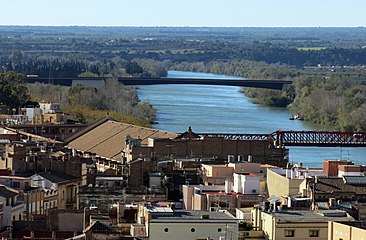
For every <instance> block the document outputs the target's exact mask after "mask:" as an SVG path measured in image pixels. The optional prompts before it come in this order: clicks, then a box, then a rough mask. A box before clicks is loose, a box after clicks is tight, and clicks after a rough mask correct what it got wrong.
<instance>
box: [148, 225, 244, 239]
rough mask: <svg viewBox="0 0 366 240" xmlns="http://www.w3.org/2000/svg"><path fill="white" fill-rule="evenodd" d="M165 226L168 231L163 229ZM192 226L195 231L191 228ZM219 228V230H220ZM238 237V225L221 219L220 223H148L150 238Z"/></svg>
mask: <svg viewBox="0 0 366 240" xmlns="http://www.w3.org/2000/svg"><path fill="white" fill-rule="evenodd" d="M165 228H167V229H168V232H165V231H164V229H165ZM192 228H194V229H195V232H192V231H191V229H192ZM220 230H221V231H220ZM220 237H225V239H238V225H237V224H233V223H226V222H225V221H224V220H222V221H221V222H220V223H218V222H214V223H209V222H208V221H206V222H203V221H202V222H196V223H184V222H182V223H150V227H149V239H150V240H165V239H166V240H171V239H208V238H210V239H219V238H220Z"/></svg>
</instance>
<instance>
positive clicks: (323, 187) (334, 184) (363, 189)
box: [315, 177, 366, 194]
mask: <svg viewBox="0 0 366 240" xmlns="http://www.w3.org/2000/svg"><path fill="white" fill-rule="evenodd" d="M315 191H316V192H317V193H332V192H354V193H356V194H366V184H358V185H357V184H356V185H353V184H347V183H346V181H345V180H344V179H343V178H340V177H329V178H326V177H319V178H318V179H317V183H316V185H315Z"/></svg>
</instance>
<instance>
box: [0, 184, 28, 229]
mask: <svg viewBox="0 0 366 240" xmlns="http://www.w3.org/2000/svg"><path fill="white" fill-rule="evenodd" d="M18 195H19V192H18V191H16V190H15V189H12V188H10V187H6V186H4V185H0V202H3V203H4V215H3V219H2V226H3V227H7V226H10V225H11V223H12V221H13V220H22V219H23V210H24V204H23V203H20V202H18Z"/></svg>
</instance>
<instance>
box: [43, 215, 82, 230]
mask: <svg viewBox="0 0 366 240" xmlns="http://www.w3.org/2000/svg"><path fill="white" fill-rule="evenodd" d="M48 221H49V222H48V224H49V226H50V228H51V229H54V230H57V231H82V229H83V224H84V212H83V211H82V210H50V211H49V215H48Z"/></svg>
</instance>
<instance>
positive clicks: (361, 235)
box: [328, 222, 366, 240]
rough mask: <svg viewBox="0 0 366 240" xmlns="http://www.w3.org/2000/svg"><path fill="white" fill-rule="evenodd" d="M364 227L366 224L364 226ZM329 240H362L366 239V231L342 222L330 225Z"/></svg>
mask: <svg viewBox="0 0 366 240" xmlns="http://www.w3.org/2000/svg"><path fill="white" fill-rule="evenodd" d="M363 225H364V224H363ZM328 239H329V240H339V239H343V240H362V239H366V229H362V228H358V227H352V226H349V225H346V224H343V223H342V222H329V223H328Z"/></svg>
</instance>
